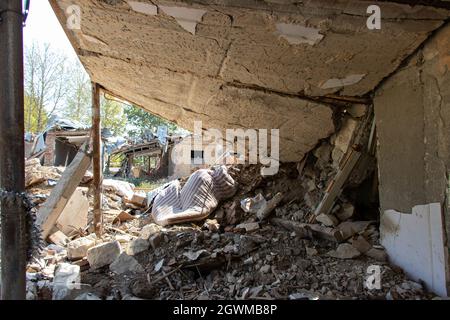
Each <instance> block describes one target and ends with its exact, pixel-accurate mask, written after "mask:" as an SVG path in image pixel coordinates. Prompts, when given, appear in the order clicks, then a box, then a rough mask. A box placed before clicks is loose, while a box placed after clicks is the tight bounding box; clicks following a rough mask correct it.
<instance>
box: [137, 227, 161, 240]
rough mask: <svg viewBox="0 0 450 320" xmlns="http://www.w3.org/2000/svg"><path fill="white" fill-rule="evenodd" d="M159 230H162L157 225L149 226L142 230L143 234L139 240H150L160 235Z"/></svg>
mask: <svg viewBox="0 0 450 320" xmlns="http://www.w3.org/2000/svg"><path fill="white" fill-rule="evenodd" d="M159 230H160V228H159V227H158V225H157V224H154V223H150V224H147V225H145V226H144V227H143V228H142V230H141V233H140V234H139V238H141V239H146V240H148V239H149V238H150V237H151V236H153V235H154V234H156V233H158V232H159Z"/></svg>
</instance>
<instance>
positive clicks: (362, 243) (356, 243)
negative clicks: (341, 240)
mask: <svg viewBox="0 0 450 320" xmlns="http://www.w3.org/2000/svg"><path fill="white" fill-rule="evenodd" d="M350 243H351V244H352V246H353V247H354V248H355V249H356V250H358V251H359V252H361V253H366V252H367V251H369V250H370V249H372V245H371V244H370V243H369V242H368V241H367V240H366V239H365V238H364V237H363V236H357V237H355V238H353V239H350Z"/></svg>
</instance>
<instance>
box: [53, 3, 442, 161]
mask: <svg viewBox="0 0 450 320" xmlns="http://www.w3.org/2000/svg"><path fill="white" fill-rule="evenodd" d="M50 2H51V4H52V6H53V9H54V10H55V12H56V14H57V16H58V18H59V20H60V22H61V24H62V26H63V27H64V28H65V30H66V33H67V35H68V36H69V39H70V40H71V42H72V44H73V46H74V48H75V50H76V52H77V54H78V55H79V57H80V60H81V61H82V63H83V64H84V66H85V67H86V70H87V71H88V73H89V74H90V76H91V78H92V80H93V81H94V82H97V83H99V84H100V85H102V86H103V87H104V88H106V89H107V90H108V91H110V92H111V93H114V94H116V95H117V96H119V97H122V98H124V99H126V100H129V101H131V102H133V103H135V104H137V105H140V106H142V107H143V108H145V109H146V110H148V111H149V112H151V113H154V114H157V115H159V116H162V117H163V118H166V119H168V120H170V121H173V122H175V123H177V124H179V125H180V126H182V127H184V128H186V129H192V128H193V122H194V121H195V120H201V121H203V126H204V127H205V128H209V127H212V128H219V129H226V128H255V129H262V128H266V129H272V128H279V129H280V138H281V140H280V152H281V160H284V161H298V160H300V159H301V158H302V157H303V155H304V154H305V153H306V152H308V151H309V150H311V149H312V148H313V147H314V146H315V145H316V144H317V142H318V141H319V140H320V139H322V138H326V137H328V136H329V135H330V134H332V133H333V132H334V124H333V106H330V105H329V104H324V103H321V102H320V99H317V97H323V96H326V95H330V94H333V96H339V95H342V96H355V97H360V96H364V95H367V94H368V93H370V92H371V91H372V90H373V89H374V88H375V87H376V86H377V85H378V84H379V83H380V82H381V81H382V80H383V79H384V78H385V77H387V76H389V75H390V74H391V73H393V72H394V71H395V70H396V69H397V68H398V66H399V65H400V64H401V62H402V61H403V60H404V59H405V58H406V57H408V56H409V55H410V54H411V53H412V52H414V50H415V49H416V48H417V47H418V46H419V45H420V44H421V43H422V42H423V41H424V40H425V39H426V38H427V37H428V36H429V34H430V33H431V32H433V31H434V30H435V29H437V28H438V27H439V26H441V25H442V23H443V21H444V20H445V19H446V18H448V16H449V13H448V11H446V10H444V9H438V8H433V7H423V6H415V7H410V6H408V5H403V4H395V3H385V2H383V3H378V5H379V6H380V8H381V18H382V26H381V29H380V30H369V29H368V28H367V25H366V21H367V18H368V16H369V14H367V13H366V11H367V7H368V5H369V4H368V2H365V1H337V0H336V1H289V0H266V1H251V0H226V1H223V0H212V1H206V0H194V1H187V0H178V1H149V0H136V1H128V0H98V1H92V0H78V1H75V0H60V1H56V0H50ZM71 5H78V6H79V8H80V9H81V23H80V28H69V27H68V24H67V19H68V17H71V15H72V14H73V12H72V11H71V9H70V8H71V7H70V6H71ZM311 99H313V100H311Z"/></svg>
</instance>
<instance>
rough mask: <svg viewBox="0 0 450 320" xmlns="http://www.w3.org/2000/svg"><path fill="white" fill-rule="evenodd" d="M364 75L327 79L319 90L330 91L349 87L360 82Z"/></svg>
mask: <svg viewBox="0 0 450 320" xmlns="http://www.w3.org/2000/svg"><path fill="white" fill-rule="evenodd" d="M365 76H366V75H365V74H351V75H348V76H346V77H345V78H342V79H338V78H334V79H328V80H327V81H325V83H323V84H322V85H321V86H320V88H321V89H332V88H339V87H345V86H350V85H352V84H355V83H358V82H360V81H361V80H362V79H363V78H364V77H365Z"/></svg>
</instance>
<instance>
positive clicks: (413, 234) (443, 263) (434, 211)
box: [380, 203, 448, 297]
mask: <svg viewBox="0 0 450 320" xmlns="http://www.w3.org/2000/svg"><path fill="white" fill-rule="evenodd" d="M380 234H381V244H382V245H383V246H384V247H385V249H386V251H387V253H388V255H389V260H390V262H391V263H393V264H395V265H397V266H399V267H401V268H402V269H403V270H404V271H405V272H406V274H407V275H408V276H410V277H411V278H412V279H413V280H416V281H418V280H419V279H420V280H422V281H423V282H424V283H425V284H426V285H427V287H428V289H429V290H431V291H433V292H435V293H436V294H438V295H440V296H443V297H446V296H447V294H448V292H447V288H446V281H447V279H446V277H447V276H446V275H447V259H448V258H447V253H446V248H445V246H444V233H443V222H442V207H441V205H440V204H439V203H431V204H427V205H420V206H415V207H413V209H412V213H411V214H408V213H400V212H397V211H395V210H386V211H385V212H384V213H383V214H382V215H381V221H380Z"/></svg>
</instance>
